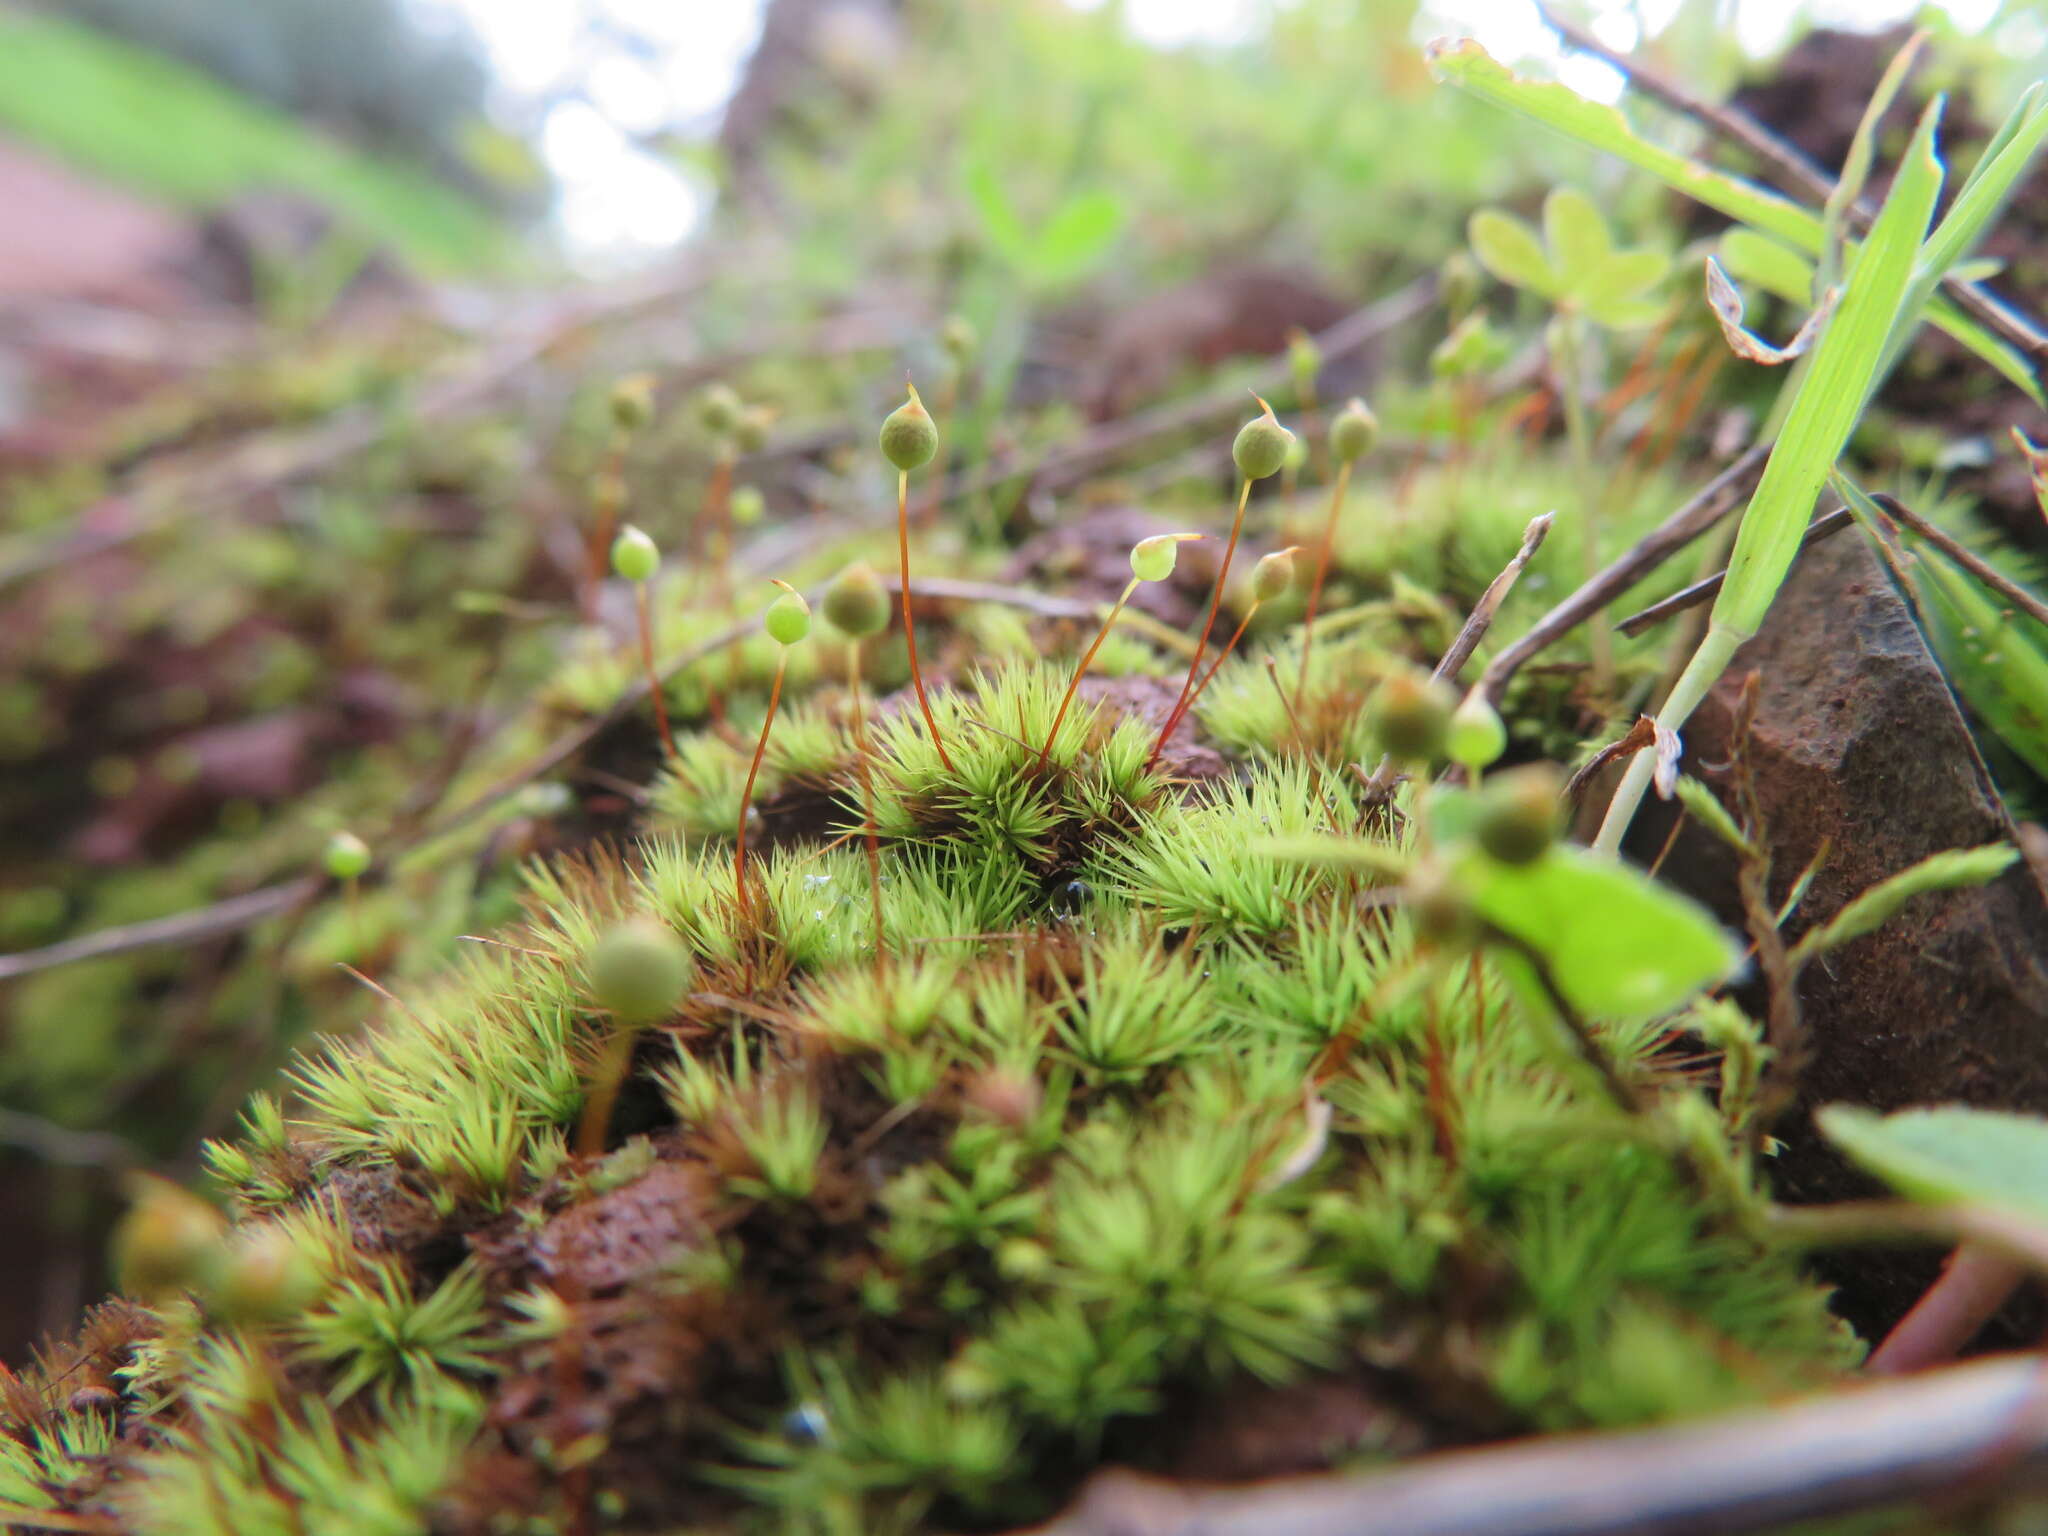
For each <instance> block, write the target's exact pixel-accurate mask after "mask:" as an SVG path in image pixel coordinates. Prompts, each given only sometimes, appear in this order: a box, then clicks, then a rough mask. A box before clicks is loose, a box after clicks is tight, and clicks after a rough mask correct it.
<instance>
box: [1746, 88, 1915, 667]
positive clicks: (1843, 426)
mask: <svg viewBox="0 0 2048 1536" xmlns="http://www.w3.org/2000/svg"><path fill="white" fill-rule="evenodd" d="M1940 114H1941V101H1940V98H1936V99H1935V100H1934V101H1933V102H1931V103H1929V105H1928V109H1927V111H1926V113H1925V114H1924V115H1923V116H1922V117H1921V119H1920V127H1919V129H1918V131H1917V132H1915V133H1914V135H1913V142H1912V144H1911V145H1910V146H1909V147H1908V148H1907V150H1906V154H1905V159H1904V161H1903V162H1902V163H1901V165H1900V167H1899V171H1898V174H1897V176H1896V177H1895V178H1894V179H1893V181H1892V189H1891V193H1890V195H1889V196H1887V197H1886V199H1885V204H1884V209H1883V211H1882V212H1880V213H1879V214H1878V217H1877V223H1876V224H1875V225H1874V226H1873V227H1872V229H1871V231H1870V238H1869V239H1868V240H1867V241H1865V242H1864V244H1863V248H1862V249H1861V250H1860V251H1859V252H1858V253H1857V255H1856V258H1855V262H1854V265H1853V266H1852V267H1851V268H1850V271H1849V278H1848V284H1847V287H1846V289H1845V291H1844V292H1843V294H1842V301H1841V304H1840V306H1839V307H1838V308H1837V309H1836V311H1835V314H1834V318H1833V319H1832V320H1830V321H1829V322H1828V328H1827V330H1826V332H1825V333H1823V335H1822V336H1821V339H1820V345H1819V346H1818V347H1816V348H1815V349H1814V352H1813V363H1812V366H1811V367H1810V368H1809V369H1808V370H1807V373H1806V377H1805V378H1804V379H1802V380H1801V381H1800V385H1799V393H1798V396H1797V397H1796V398H1795V399H1794V400H1793V402H1792V409H1791V413H1790V415H1789V416H1787V418H1786V421H1785V430H1784V433H1783V434H1782V435H1781V436H1780V437H1779V439H1778V443H1777V446H1776V447H1774V448H1773V449H1772V450H1771V457H1770V462H1769V463H1767V464H1766V465H1765V466H1764V473H1763V479H1762V480H1761V482H1759V484H1758V485H1757V489H1756V495H1755V496H1754V497H1752V498H1751V500H1750V503H1749V508H1748V510H1747V511H1745V512H1744V513H1743V515H1742V526H1741V528H1740V530H1739V531H1738V532H1737V534H1736V536H1735V548H1734V551H1733V552H1732V553H1731V555H1730V556H1729V560H1728V578H1727V580H1726V581H1725V582H1724V583H1723V584H1722V587H1721V595H1720V597H1718V598H1717V599H1716V600H1715V602H1714V615H1713V622H1714V625H1715V627H1717V628H1720V629H1724V630H1728V631H1730V632H1732V633H1734V634H1736V635H1739V636H1744V637H1746V636H1749V635H1753V634H1755V633H1756V628H1757V625H1759V624H1761V623H1762V622H1763V617H1764V614H1765V613H1766V612H1767V611H1768V610H1769V608H1770V606H1771V599H1772V598H1774V597H1776V596H1777V592H1778V587H1779V585H1780V584H1781V583H1782V582H1783V581H1784V579H1785V572H1786V571H1787V570H1788V569H1790V568H1791V565H1792V557H1793V555H1794V554H1796V553H1797V552H1798V549H1799V540H1800V538H1801V537H1802V536H1803V535H1804V533H1805V531H1806V523H1807V519H1808V517H1809V516H1810V515H1811V514H1812V511H1813V503H1814V498H1815V497H1817V496H1818V495H1819V494H1820V490H1821V486H1822V485H1823V484H1825V483H1826V481H1827V477H1828V473H1829V471H1831V470H1832V469H1833V468H1834V466H1835V460H1836V459H1838V458H1840V457H1841V454H1842V449H1843V446H1844V445H1845V444H1846V443H1847V442H1848V441H1849V433H1850V432H1851V431H1852V430H1854V428H1855V426H1856V422H1857V419H1858V418H1859V417H1860V416H1861V415H1862V414H1863V407H1864V404H1865V402H1866V401H1867V400H1868V399H1869V397H1870V394H1871V391H1872V390H1873V389H1874V388H1875V387H1876V385H1877V382H1878V379H1879V371H1878V370H1879V367H1880V365H1881V364H1882V363H1883V361H1884V357H1885V350H1886V344H1887V341H1888V339H1889V338H1890V336H1891V335H1892V331H1893V326H1894V323H1895V322H1896V321H1897V320H1898V319H1899V316H1900V311H1901V309H1902V307H1903V306H1904V304H1905V303H1906V300H1907V296H1908V290H1909V289H1910V287H1911V286H1912V281H1913V274H1914V269H1915V265H1916V262H1917V259H1918V256H1919V251H1920V245H1921V242H1922V241H1923V240H1925V239H1926V238H1927V226H1928V224H1929V222H1930V221H1931V220H1932V218H1933V216H1934V203H1935V199H1936V198H1937V197H1938V196H1939V195H1940V193H1941V179H1942V169H1941V161H1940V159H1939V158H1938V157H1937V156H1936V154H1935V152H1934V128H1935V124H1936V122H1937V121H1939V119H1940Z"/></svg>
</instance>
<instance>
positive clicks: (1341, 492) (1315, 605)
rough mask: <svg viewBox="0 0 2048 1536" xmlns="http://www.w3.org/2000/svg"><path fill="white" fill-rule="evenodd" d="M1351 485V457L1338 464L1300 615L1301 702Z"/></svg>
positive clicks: (1296, 690) (1297, 690)
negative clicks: (1314, 564) (1317, 617)
mask: <svg viewBox="0 0 2048 1536" xmlns="http://www.w3.org/2000/svg"><path fill="white" fill-rule="evenodd" d="M1350 489H1351V460H1349V459H1346V460H1345V461H1344V462H1343V463H1341V464H1339V465H1338V466H1337V483H1336V485H1335V486H1334V487H1333V488H1332V489H1331V492H1330V510H1329V512H1328V513H1327V514H1326V515H1325V516H1324V518H1323V537H1322V539H1321V541H1320V542H1319V543H1318V544H1317V545H1316V574H1315V578H1314V579H1313V580H1312V581H1311V582H1310V583H1309V588H1308V607H1307V608H1306V609H1305V610H1303V612H1302V616H1301V676H1300V678H1299V679H1297V680H1296V682H1295V685H1294V698H1295V702H1296V703H1297V704H1298V703H1300V701H1301V700H1302V698H1303V697H1304V696H1305V695H1306V694H1307V692H1308V657H1309V649H1310V647H1311V646H1313V645H1314V644H1315V637H1316V613H1317V611H1318V610H1319V609H1320V608H1321V607H1322V604H1323V582H1324V580H1325V578H1327V577H1328V576H1329V574H1330V551H1331V549H1332V548H1333V547H1334V546H1335V544H1336V542H1337V518H1338V515H1339V514H1340V513H1342V512H1343V510H1344V497H1345V494H1346V493H1347V492H1348V491H1349V490H1350Z"/></svg>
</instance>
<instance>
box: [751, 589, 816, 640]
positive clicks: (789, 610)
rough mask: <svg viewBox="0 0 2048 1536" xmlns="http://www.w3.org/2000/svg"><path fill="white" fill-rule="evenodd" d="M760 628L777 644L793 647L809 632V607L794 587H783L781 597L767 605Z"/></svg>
mask: <svg viewBox="0 0 2048 1536" xmlns="http://www.w3.org/2000/svg"><path fill="white" fill-rule="evenodd" d="M761 627H762V628H764V629H766V630H767V631H768V637H769V638H770V639H771V640H774V641H775V642H776V643H777V644H779V645H795V644H796V643H797V642H798V641H799V640H801V639H803V637H804V636H805V635H808V634H809V633H810V632H811V605H810V604H809V603H807V602H805V601H804V597H803V594H802V593H801V592H799V591H797V590H796V589H795V588H794V587H785V588H784V590H783V593H782V596H780V597H778V598H777V599H775V601H774V602H772V603H770V604H769V605H768V612H767V613H766V614H764V615H762V618H761Z"/></svg>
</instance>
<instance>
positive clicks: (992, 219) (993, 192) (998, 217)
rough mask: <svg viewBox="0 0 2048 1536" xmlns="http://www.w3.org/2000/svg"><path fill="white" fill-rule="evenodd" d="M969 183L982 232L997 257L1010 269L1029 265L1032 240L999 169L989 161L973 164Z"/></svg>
mask: <svg viewBox="0 0 2048 1536" xmlns="http://www.w3.org/2000/svg"><path fill="white" fill-rule="evenodd" d="M966 183H967V198H968V201H969V202H971V203H973V204H974V211H975V213H976V214H978V215H979V216H980V219H981V232H982V233H983V234H984V235H986V236H987V237H988V243H989V244H990V246H992V247H993V248H994V250H995V254H996V255H997V256H998V257H1000V258H1001V259H1002V260H1003V261H1004V262H1005V263H1006V264H1008V265H1009V266H1012V267H1023V266H1026V265H1028V264H1029V262H1030V260H1031V253H1032V251H1031V247H1032V242H1031V237H1030V236H1029V235H1028V234H1027V233H1026V232H1025V229H1024V222H1023V220H1021V219H1020V218H1018V217H1017V205H1016V204H1015V203H1013V202H1012V201H1011V200H1010V194H1009V193H1008V191H1006V190H1005V189H1004V187H1003V184H1002V180H1001V178H999V177H998V176H997V175H996V170H995V167H994V166H993V165H991V164H990V163H989V162H988V161H986V160H976V161H974V162H972V163H971V164H970V165H969V166H968V167H967V172H966Z"/></svg>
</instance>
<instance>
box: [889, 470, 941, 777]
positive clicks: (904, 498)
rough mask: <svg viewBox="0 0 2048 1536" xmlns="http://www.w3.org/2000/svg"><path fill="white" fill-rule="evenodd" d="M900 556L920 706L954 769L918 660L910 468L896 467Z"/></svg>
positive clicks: (905, 625) (906, 638)
mask: <svg viewBox="0 0 2048 1536" xmlns="http://www.w3.org/2000/svg"><path fill="white" fill-rule="evenodd" d="M896 558H897V564H898V566H899V568H900V572H901V578H902V580H901V590H902V595H903V643H904V645H905V646H906V647H907V648H908V649H909V651H910V682H911V686H912V687H913V688H915V689H916V690H917V707H918V708H919V709H920V710H922V711H923V712H924V726H925V729H926V730H928V731H930V732H931V733H932V745H933V746H934V747H936V748H938V752H939V761H940V762H942V763H944V764H945V765H946V772H948V773H951V772H953V771H954V770H953V759H952V758H950V757H948V756H947V755H946V744H945V742H943V741H942V740H940V739H939V723H938V721H936V720H934V719H933V718H932V703H931V700H930V699H928V698H926V697H925V695H924V671H923V669H922V668H921V667H920V666H919V665H918V660H917V625H916V624H915V623H914V622H913V621H912V620H911V617H910V471H909V470H907V469H899V470H897V471H896Z"/></svg>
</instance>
